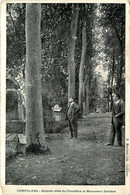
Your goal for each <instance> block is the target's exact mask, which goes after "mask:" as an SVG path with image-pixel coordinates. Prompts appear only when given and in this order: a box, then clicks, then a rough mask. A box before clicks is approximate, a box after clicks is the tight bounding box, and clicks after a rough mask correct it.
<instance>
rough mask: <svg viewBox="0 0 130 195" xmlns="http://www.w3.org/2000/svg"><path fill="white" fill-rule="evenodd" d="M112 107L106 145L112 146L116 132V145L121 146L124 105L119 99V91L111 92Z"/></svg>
mask: <svg viewBox="0 0 130 195" xmlns="http://www.w3.org/2000/svg"><path fill="white" fill-rule="evenodd" d="M112 97H113V109H112V117H111V132H110V137H109V143H108V144H106V146H112V145H113V144H114V139H115V134H117V146H119V147H120V146H122V131H121V127H122V126H123V124H124V115H125V106H124V102H123V100H122V99H120V94H119V93H113V95H112Z"/></svg>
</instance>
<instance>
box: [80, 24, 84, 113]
mask: <svg viewBox="0 0 130 195" xmlns="http://www.w3.org/2000/svg"><path fill="white" fill-rule="evenodd" d="M85 54H86V21H84V24H83V29H82V55H81V62H80V69H79V106H80V109H81V111H82V110H83V103H82V102H83V101H84V100H85V98H84V97H83V85H84V82H83V80H84V65H85Z"/></svg>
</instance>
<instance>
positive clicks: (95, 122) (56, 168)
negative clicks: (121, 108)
mask: <svg viewBox="0 0 130 195" xmlns="http://www.w3.org/2000/svg"><path fill="white" fill-rule="evenodd" d="M78 124H79V135H78V139H77V140H72V139H69V130H68V127H67V128H65V129H63V130H61V131H60V133H57V134H49V136H48V138H47V144H48V146H49V148H50V151H51V152H50V153H49V154H46V155H34V154H32V155H26V156H20V155H18V156H16V157H15V158H12V159H8V160H7V162H6V165H7V168H6V183H7V184H15V185H19V184H20V185H26V184H27V185H123V184H124V183H125V145H124V131H123V146H122V147H115V146H105V143H107V142H108V136H109V131H110V113H105V114H98V113H94V114H89V115H88V116H86V117H84V119H82V120H79V121H78ZM115 144H116V143H115Z"/></svg>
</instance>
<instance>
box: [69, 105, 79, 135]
mask: <svg viewBox="0 0 130 195" xmlns="http://www.w3.org/2000/svg"><path fill="white" fill-rule="evenodd" d="M79 110H80V109H79V106H78V105H77V104H76V103H74V102H73V103H71V104H70V106H69V108H68V110H67V118H68V120H69V130H70V133H71V138H73V137H75V138H77V136H78V124H77V114H78V112H79Z"/></svg>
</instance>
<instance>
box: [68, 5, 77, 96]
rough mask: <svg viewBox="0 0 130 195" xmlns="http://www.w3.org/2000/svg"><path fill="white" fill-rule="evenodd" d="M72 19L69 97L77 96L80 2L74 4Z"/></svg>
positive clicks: (69, 54)
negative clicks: (76, 48) (76, 64)
mask: <svg viewBox="0 0 130 195" xmlns="http://www.w3.org/2000/svg"><path fill="white" fill-rule="evenodd" d="M72 14H73V16H72V21H71V28H70V39H69V49H68V69H69V70H68V71H69V81H68V99H69V98H70V97H73V98H75V59H74V53H75V42H76V39H77V37H76V32H77V22H78V4H73V5H72Z"/></svg>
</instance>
